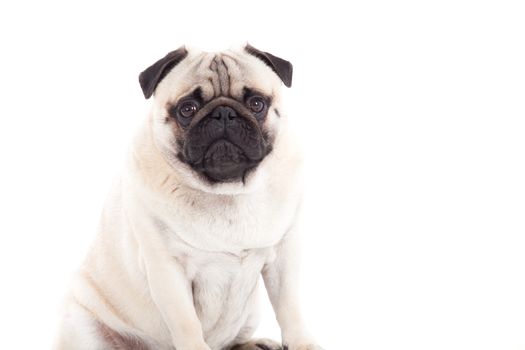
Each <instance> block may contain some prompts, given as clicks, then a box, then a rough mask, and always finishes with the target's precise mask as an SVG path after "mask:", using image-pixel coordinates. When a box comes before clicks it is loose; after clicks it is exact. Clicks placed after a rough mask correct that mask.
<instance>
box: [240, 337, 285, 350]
mask: <svg viewBox="0 0 525 350" xmlns="http://www.w3.org/2000/svg"><path fill="white" fill-rule="evenodd" d="M231 350H283V348H282V346H281V344H279V343H277V342H274V341H273V340H270V339H253V340H250V341H249V342H247V343H244V344H239V345H235V346H234V347H233V348H231Z"/></svg>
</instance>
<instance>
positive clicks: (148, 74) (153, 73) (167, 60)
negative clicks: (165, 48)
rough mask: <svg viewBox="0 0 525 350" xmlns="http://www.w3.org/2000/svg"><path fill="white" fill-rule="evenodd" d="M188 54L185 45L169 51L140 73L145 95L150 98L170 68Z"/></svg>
mask: <svg viewBox="0 0 525 350" xmlns="http://www.w3.org/2000/svg"><path fill="white" fill-rule="evenodd" d="M187 55H188V50H186V48H185V47H184V46H181V47H179V48H178V49H177V50H175V51H171V52H169V53H168V54H167V55H166V56H164V57H163V58H161V59H160V60H158V61H157V62H155V63H153V65H151V66H150V67H148V68H147V69H146V70H145V71H144V72H142V73H140V75H139V83H140V87H141V88H142V92H143V93H144V97H146V98H150V97H151V96H152V95H153V93H154V92H155V89H156V88H157V85H159V83H160V82H161V81H162V79H164V77H165V76H166V74H168V73H169V72H170V70H171V69H172V68H173V67H175V66H176V65H177V64H179V63H180V61H182V60H183V59H184V58H185V57H186V56H187Z"/></svg>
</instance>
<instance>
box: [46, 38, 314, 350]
mask: <svg viewBox="0 0 525 350" xmlns="http://www.w3.org/2000/svg"><path fill="white" fill-rule="evenodd" d="M139 82H140V86H141V88H142V91H143V93H144V96H145V97H146V98H150V97H152V96H154V99H153V103H152V109H151V112H150V114H149V116H148V118H147V119H146V121H145V123H144V125H143V127H141V128H140V129H139V131H138V133H137V135H136V136H135V138H134V141H133V145H132V147H131V151H130V154H129V157H128V158H129V159H128V161H127V162H126V166H125V169H124V171H123V173H122V176H120V178H119V181H117V182H116V184H115V185H114V187H113V189H112V191H111V193H110V195H109V197H108V199H107V202H106V205H105V208H104V211H103V215H102V218H101V222H100V226H99V231H98V235H97V237H96V238H95V241H94V244H93V246H92V247H91V249H90V251H89V253H88V256H87V258H86V259H85V261H84V263H83V265H82V267H81V269H80V270H79V272H78V273H77V274H76V275H75V277H74V280H73V282H72V287H71V291H70V293H69V294H68V296H67V298H66V303H65V305H64V310H63V317H62V318H61V323H60V328H59V334H58V337H57V340H56V343H55V345H54V349H56V350H106V349H107V350H109V349H112V350H115V349H134V350H139V349H140V350H146V349H148V350H164V349H166V350H168V349H169V350H173V349H176V350H251V349H253V350H277V349H287V350H320V349H321V348H320V347H319V346H318V345H317V344H316V342H315V340H314V339H313V337H312V336H311V335H310V333H309V332H308V331H307V329H306V327H305V324H304V322H303V319H302V316H301V311H300V308H299V301H298V293H297V289H298V283H297V276H298V274H299V273H298V265H299V264H298V253H299V252H298V244H297V241H298V223H297V221H298V220H297V217H298V213H299V209H300V204H301V185H300V184H301V181H300V169H301V157H300V152H299V151H298V148H297V147H296V142H294V139H293V137H292V133H291V130H290V129H289V127H288V122H287V117H286V114H285V113H284V112H283V108H282V101H281V84H282V83H284V85H286V86H287V87H290V86H291V84H292V64H291V63H290V62H288V61H286V60H284V59H281V58H279V57H276V56H274V55H272V54H270V53H267V52H263V51H260V50H258V49H256V48H254V47H252V46H250V45H249V44H248V45H246V46H244V47H242V48H239V49H231V50H227V51H223V52H219V53H207V52H201V51H199V50H196V49H187V48H186V47H181V48H179V49H177V50H175V51H172V52H170V53H168V54H167V55H166V56H165V57H164V58H162V59H160V60H159V61H157V62H155V63H154V64H153V65H151V66H150V67H149V68H147V69H146V70H145V71H143V72H142V73H141V74H140V77H139ZM260 275H262V277H263V280H264V284H265V287H266V290H267V292H268V295H269V298H270V300H271V303H272V305H273V309H274V311H275V315H276V318H277V321H278V323H279V326H280V328H281V334H282V342H280V343H278V342H275V341H272V340H267V339H252V338H251V337H252V334H253V333H254V330H255V329H256V326H257V322H258V310H257V307H256V305H257V292H258V282H259V276H260Z"/></svg>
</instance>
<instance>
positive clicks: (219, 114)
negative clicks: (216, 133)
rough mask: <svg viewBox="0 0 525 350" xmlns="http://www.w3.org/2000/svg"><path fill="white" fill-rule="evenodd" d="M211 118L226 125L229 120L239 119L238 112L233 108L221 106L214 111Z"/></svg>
mask: <svg viewBox="0 0 525 350" xmlns="http://www.w3.org/2000/svg"><path fill="white" fill-rule="evenodd" d="M211 116H212V118H215V119H218V120H222V121H223V122H225V123H226V122H227V121H228V120H232V119H235V118H237V112H236V111H235V109H233V108H231V107H228V106H219V107H217V108H215V109H214V110H213V112H212V113H211Z"/></svg>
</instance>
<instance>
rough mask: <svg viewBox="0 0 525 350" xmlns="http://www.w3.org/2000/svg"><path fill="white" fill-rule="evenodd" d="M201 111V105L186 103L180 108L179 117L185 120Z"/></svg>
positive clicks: (192, 102)
mask: <svg viewBox="0 0 525 350" xmlns="http://www.w3.org/2000/svg"><path fill="white" fill-rule="evenodd" d="M198 110H199V105H198V104H197V102H195V101H185V102H182V103H181V104H180V106H179V115H180V116H181V117H183V118H191V117H193V116H194V115H195V113H197V111H198Z"/></svg>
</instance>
